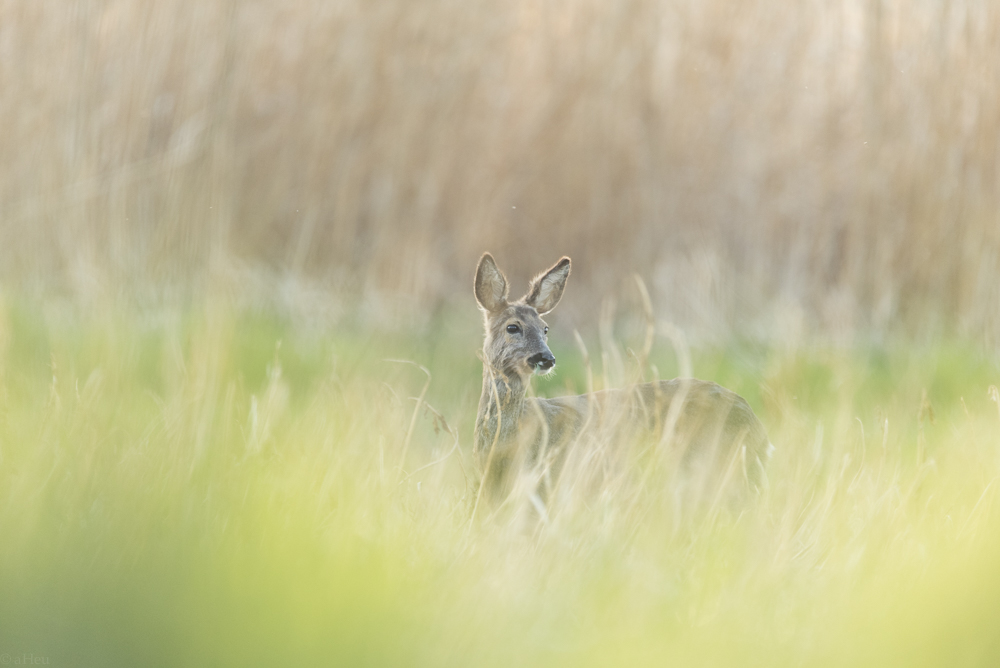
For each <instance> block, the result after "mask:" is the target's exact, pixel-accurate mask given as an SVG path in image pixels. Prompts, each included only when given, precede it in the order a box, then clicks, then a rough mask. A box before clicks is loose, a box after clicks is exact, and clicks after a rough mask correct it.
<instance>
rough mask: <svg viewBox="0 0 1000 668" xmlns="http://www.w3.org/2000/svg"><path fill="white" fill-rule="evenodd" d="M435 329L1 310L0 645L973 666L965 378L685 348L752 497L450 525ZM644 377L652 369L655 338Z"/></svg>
mask: <svg viewBox="0 0 1000 668" xmlns="http://www.w3.org/2000/svg"><path fill="white" fill-rule="evenodd" d="M439 332H440V333H439V335H438V336H435V337H433V338H428V339H426V340H417V341H407V340H406V338H404V337H403V336H398V337H394V336H389V335H386V336H382V337H373V336H372V335H362V334H360V333H352V332H349V331H320V330H313V331H309V330H305V329H300V328H295V327H292V326H291V325H290V324H288V323H285V322H282V321H280V320H275V319H270V318H267V317H264V316H261V315H250V314H241V313H236V312H233V311H231V310H228V309H226V308H222V307H206V308H205V309H204V310H201V311H191V312H164V313H160V314H157V315H156V316H155V317H153V316H149V315H137V314H134V313H129V312H124V311H121V312H114V313H108V312H100V313H81V312H77V311H74V310H70V309H67V308H64V307H63V308H57V307H54V306H52V305H47V304H38V303H32V302H30V301H17V300H14V299H8V300H7V301H6V302H5V304H4V306H3V308H2V310H0V344H2V351H0V536H2V538H3V539H2V541H0V652H4V653H7V654H9V655H11V656H20V655H22V654H23V653H31V654H33V655H34V656H39V657H41V656H44V657H48V659H49V660H50V663H51V665H81V666H90V665H121V666H132V665H149V666H156V665H233V666H245V665H295V664H303V665H428V666H439V665H456V666H465V665H497V666H506V665H553V664H555V665H594V666H599V665H611V664H615V665H634V664H657V665H662V664H663V663H665V662H666V663H672V664H676V665H741V666H745V665H768V666H773V665H831V666H833V665H838V666H839V665H880V666H881V665H901V666H902V665H906V666H914V665H927V666H936V665H990V664H991V663H994V662H995V661H997V660H998V659H1000V646H998V645H997V644H996V641H995V639H994V638H995V634H994V633H993V630H994V629H995V628H996V624H997V622H998V621H1000V603H998V601H1000V576H998V575H997V572H996V569H995V564H996V563H997V559H998V558H1000V542H998V540H997V538H996V536H997V529H998V528H1000V518H998V514H997V503H996V484H995V482H994V481H995V479H996V477H997V474H998V472H1000V412H998V405H997V403H995V401H991V399H990V394H989V387H990V385H991V384H995V383H997V382H998V378H1000V371H998V367H997V359H996V358H995V357H988V356H984V355H983V354H982V353H980V352H977V351H976V350H973V349H971V348H967V347H963V346H961V345H954V346H951V347H947V346H942V347H938V348H933V349H932V348H921V347H915V346H902V345H900V346H895V347H889V348H874V347H873V348H868V349H853V350H848V349H831V348H813V349H808V350H804V349H803V350H778V349H767V348H762V347H760V346H754V345H749V344H747V345H744V346H740V345H735V344H734V345H733V346H731V347H729V348H724V349H705V350H696V351H695V352H694V355H693V367H694V372H695V374H696V375H698V376H701V377H705V378H709V379H713V380H718V381H719V382H722V383H724V384H726V385H728V386H730V387H732V388H733V389H735V390H737V391H739V392H741V393H743V394H744V395H745V396H747V398H748V399H749V400H750V401H751V403H752V404H753V405H754V408H755V410H757V411H758V412H759V414H760V415H761V417H762V419H763V421H764V423H765V424H766V425H767V427H768V429H769V431H770V435H771V439H772V441H773V442H774V443H775V444H776V445H777V446H778V450H777V453H776V455H775V458H774V459H773V461H772V463H771V467H770V469H769V475H770V479H771V486H770V488H769V489H768V490H767V492H766V493H765V494H763V495H762V496H761V497H760V498H755V499H753V500H751V501H749V502H747V503H746V504H745V505H742V506H739V507H735V508H724V509H723V510H722V511H721V512H720V513H718V514H717V515H714V516H710V517H706V518H702V519H700V520H699V521H697V522H688V523H678V522H677V521H676V519H675V517H674V516H673V515H672V514H671V512H670V507H669V505H668V504H667V503H666V502H665V499H667V498H668V497H669V490H658V489H650V490H649V491H648V493H645V494H642V495H639V496H636V497H628V498H626V497H623V496H621V495H616V494H613V493H610V491H608V492H607V493H598V494H595V495H593V496H592V497H589V498H586V499H580V502H579V503H576V504H569V505H567V506H566V508H565V511H564V512H563V514H560V515H556V516H554V517H553V518H552V522H551V523H550V524H548V525H544V526H543V525H538V524H536V523H534V522H530V521H527V522H526V521H524V519H523V517H524V516H523V515H516V516H515V517H514V519H510V518H505V517H504V516H498V517H495V518H492V519H487V518H486V517H485V516H483V517H480V518H479V519H477V520H476V521H475V522H470V516H471V509H472V504H473V500H474V494H475V486H476V473H475V469H474V465H473V463H472V459H471V457H470V452H469V447H470V438H471V431H472V424H471V423H472V418H473V415H474V411H475V403H476V401H477V400H478V393H479V388H480V380H481V379H480V369H479V364H478V362H477V360H476V359H475V356H474V350H475V347H476V345H477V341H476V340H475V339H471V340H469V339H466V338H464V337H465V333H466V330H465V329H463V327H460V326H451V325H448V324H446V323H443V324H442V326H441V327H440V328H439ZM279 341H280V345H279ZM574 346H575V344H574V343H573V342H572V340H571V339H569V338H564V339H563V340H558V339H556V338H554V339H553V349H554V350H555V351H556V354H557V355H559V356H560V359H561V360H564V361H563V362H562V370H561V373H560V375H559V376H557V378H556V379H555V381H552V382H550V383H548V384H543V385H538V387H537V388H536V390H537V391H538V392H539V393H553V394H556V393H561V392H563V391H564V390H565V389H567V388H571V389H575V390H576V391H580V390H582V389H584V387H583V386H584V385H585V382H586V381H585V380H584V379H585V377H586V373H585V369H584V368H583V366H582V362H581V359H582V357H581V356H580V353H579V352H574V351H575V347H574ZM596 349H597V347H596V345H595V346H591V353H592V357H593V358H594V359H595V360H596V359H597V357H598V356H597V354H596V353H594V352H593V351H594V350H596ZM574 356H575V358H574ZM386 358H404V359H409V360H412V361H414V362H417V363H419V364H421V365H423V366H424V367H426V368H427V369H428V370H429V371H430V373H431V375H432V378H431V381H430V385H429V388H428V391H427V394H426V401H427V402H429V403H430V404H431V406H432V407H433V408H434V409H435V410H436V411H437V412H439V413H440V414H441V416H443V418H444V419H445V420H446V421H447V423H442V421H441V420H440V419H435V417H434V414H433V413H432V412H431V411H429V410H427V409H426V408H425V407H423V406H420V407H418V405H417V403H416V402H415V401H414V400H412V399H411V398H410V397H416V396H418V395H419V394H420V393H421V390H422V388H423V385H424V383H425V382H426V377H425V376H424V375H423V374H422V373H421V371H420V370H418V369H417V368H415V367H413V366H411V365H406V364H399V363H392V362H386V361H385V359H386ZM650 362H651V363H652V364H654V365H655V366H656V368H657V370H658V371H659V372H660V374H661V375H662V376H664V377H667V376H669V375H671V374H673V373H674V372H675V366H676V361H674V358H673V353H672V351H671V349H670V348H669V347H668V346H667V345H666V344H665V343H662V342H658V343H657V345H656V347H655V348H654V352H653V356H652V357H651V359H650ZM593 371H594V373H595V374H596V382H597V383H601V384H604V383H612V382H614V378H611V377H610V376H608V375H606V374H605V373H604V370H603V369H602V367H601V366H600V365H599V364H597V363H595V365H594V369H593ZM647 375H648V373H647ZM415 409H418V410H417V419H416V423H415V427H414V430H413V432H412V437H411V442H410V443H409V444H408V448H407V444H406V442H405V441H406V435H407V433H408V430H409V425H410V422H411V419H412V416H413V414H414V410H415ZM449 429H454V430H456V431H457V438H458V449H457V450H455V451H453V452H452V447H453V444H454V442H455V441H454V438H453V437H452V435H451V434H450V433H449ZM404 449H405V450H406V461H401V460H402V457H403V453H404ZM449 452H451V454H450V455H449ZM437 460H443V461H441V462H440V463H438V464H435V465H432V466H427V465H428V464H431V463H432V462H434V461H437ZM423 467H426V468H423ZM635 499H638V501H636V500H635ZM626 501H629V503H626ZM484 515H486V514H485V513H484ZM518 518H520V519H518Z"/></svg>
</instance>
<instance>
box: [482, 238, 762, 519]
mask: <svg viewBox="0 0 1000 668" xmlns="http://www.w3.org/2000/svg"><path fill="white" fill-rule="evenodd" d="M569 273H570V259H569V258H568V257H564V258H562V259H561V260H559V261H558V262H557V263H556V264H555V265H554V266H553V267H552V268H551V269H549V270H548V271H546V272H544V273H542V274H539V275H538V276H536V277H535V278H534V279H533V280H532V281H531V285H530V287H529V288H528V293H527V294H526V295H525V296H524V297H522V298H521V299H519V300H517V301H514V302H511V301H508V291H509V287H508V284H507V279H506V277H505V276H504V275H503V273H502V272H501V271H500V269H499V268H498V267H497V265H496V262H495V261H494V260H493V256H491V255H490V254H489V253H485V254H483V257H482V258H481V259H480V260H479V266H478V267H477V269H476V279H475V295H476V301H477V302H478V303H479V308H480V309H481V310H482V311H483V315H484V320H485V327H486V338H485V341H484V343H483V391H482V396H481V398H480V400H479V414H478V416H477V417H476V433H475V447H474V449H475V452H476V453H477V455H478V457H479V460H480V465H481V466H482V468H483V480H482V483H481V484H482V486H483V489H484V490H485V491H486V492H487V494H488V495H489V496H491V497H492V498H493V499H494V500H498V499H500V498H503V497H505V496H507V494H508V493H509V491H510V487H511V483H512V482H513V479H514V478H515V477H516V476H517V474H518V473H519V472H520V471H524V470H528V469H529V468H531V467H535V470H536V471H538V470H539V469H545V472H544V474H543V476H542V479H543V480H547V481H548V483H549V485H550V486H551V484H552V482H551V481H552V478H553V476H551V475H548V474H549V473H550V472H554V474H555V476H554V477H555V479H556V481H558V476H559V469H560V467H561V465H562V462H564V461H565V458H566V453H567V449H568V447H567V446H572V445H573V443H574V442H576V441H579V439H580V436H581V432H582V431H583V430H585V429H586V428H587V425H588V424H592V423H593V419H592V418H593V416H594V414H595V413H596V414H598V416H600V415H601V414H602V413H608V412H611V411H610V409H609V406H612V405H617V406H619V407H621V406H626V407H627V408H626V409H625V410H624V411H623V412H620V413H619V414H620V416H621V418H622V419H619V421H618V424H616V425H615V429H614V437H615V439H616V440H617V439H622V438H623V439H630V440H632V441H635V440H636V439H641V438H647V439H657V440H661V441H663V442H666V441H670V445H671V446H672V447H673V448H674V450H675V451H679V452H680V455H679V457H678V461H679V463H682V464H684V466H685V467H687V468H688V469H690V468H691V467H692V466H693V465H694V464H695V463H699V465H700V466H701V469H702V470H715V471H723V472H725V473H726V475H725V479H724V482H723V485H725V480H729V479H730V477H731V476H733V474H734V473H735V470H736V468H735V467H736V466H737V464H738V465H739V468H740V469H742V474H741V475H739V478H741V479H743V481H744V484H745V485H748V486H749V487H750V488H758V489H759V488H760V487H761V486H762V485H763V484H764V483H765V482H766V478H765V475H764V462H765V461H766V460H767V459H768V458H769V456H770V452H771V450H772V449H773V446H771V445H770V443H769V442H768V438H767V433H766V432H765V430H764V426H763V425H762V424H761V422H760V420H759V419H757V416H756V415H754V412H753V410H752V409H751V408H750V405H749V404H748V403H747V402H746V400H745V399H743V397H741V396H739V395H738V394H736V393H734V392H731V391H730V390H727V389H725V388H723V387H721V386H719V385H717V384H715V383H711V382H708V381H704V380H697V379H691V378H688V379H674V380H666V381H655V382H648V383H644V384H641V385H636V386H634V387H631V388H624V389H615V390H602V391H598V392H593V393H590V394H584V395H578V396H565V397H556V398H553V399H542V398H534V397H527V390H528V384H529V382H530V380H531V376H532V375H533V374H539V375H546V374H548V373H550V372H551V371H552V370H553V369H554V368H555V363H556V359H555V356H553V354H552V351H551V350H549V347H548V345H546V335H547V334H548V331H549V328H548V327H547V326H546V324H545V322H544V321H543V320H542V316H544V315H545V314H547V313H549V312H550V311H551V310H552V309H554V308H555V307H556V305H557V304H558V303H559V300H560V298H561V297H562V294H563V290H564V289H565V287H566V280H567V279H568V278H569ZM525 465H528V466H527V467H526V466H525ZM551 491H552V490H551V489H546V488H545V487H544V485H542V486H541V488H540V489H539V490H538V492H540V493H541V494H542V495H543V496H544V495H546V494H548V493H549V492H551ZM532 499H533V501H534V502H536V507H537V505H538V504H537V502H539V501H541V499H540V498H539V497H538V496H536V495H533V497H532Z"/></svg>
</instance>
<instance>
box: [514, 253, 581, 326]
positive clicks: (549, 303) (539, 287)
mask: <svg viewBox="0 0 1000 668" xmlns="http://www.w3.org/2000/svg"><path fill="white" fill-rule="evenodd" d="M569 269H570V261H569V258H568V257H564V258H563V259H561V260H559V261H558V262H556V263H555V265H554V266H553V267H552V268H551V269H549V270H548V271H546V272H545V273H542V274H539V275H538V276H536V277H535V278H534V280H532V281H531V286H530V287H529V288H528V294H527V295H526V296H525V297H524V303H525V304H527V305H528V306H531V307H534V309H535V310H536V311H538V315H545V314H546V313H548V312H549V311H551V310H552V309H554V308H555V307H556V304H558V303H559V300H560V299H562V295H563V290H565V289H566V279H568V278H569Z"/></svg>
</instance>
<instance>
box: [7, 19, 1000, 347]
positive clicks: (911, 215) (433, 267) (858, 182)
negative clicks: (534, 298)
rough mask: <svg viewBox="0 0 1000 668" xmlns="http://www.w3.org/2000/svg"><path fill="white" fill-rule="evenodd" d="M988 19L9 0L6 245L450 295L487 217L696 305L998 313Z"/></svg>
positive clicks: (160, 278) (172, 271) (484, 239)
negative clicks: (635, 276)
mask: <svg viewBox="0 0 1000 668" xmlns="http://www.w3.org/2000/svg"><path fill="white" fill-rule="evenodd" d="M998 30H1000V14H998V10H997V8H996V7H995V6H994V5H993V4H992V3H989V2H983V1H980V0H961V1H959V2H949V3H936V2H926V1H922V0H912V1H905V2H904V1H902V0H899V1H896V0H876V1H872V2H862V1H860V0H841V1H835V0H831V1H829V2H806V3H796V4H794V5H787V4H782V5H777V4H775V3H771V2H764V1H759V0H754V1H751V2H741V3H739V4H738V6H737V5H733V4H732V3H727V2H707V3H706V2H667V1H659V0H629V1H628V2H617V3H612V4H609V3H605V2H595V1H591V0H572V1H570V0H566V1H559V2H547V3H544V4H542V5H539V4H538V3H537V2H533V1H524V2H491V1H488V0H477V1H476V2H457V1H455V0H430V1H429V2H421V3H405V2H396V1H393V0H376V1H373V2H351V1H347V0H344V1H338V2H325V1H324V2H318V1H306V2H297V3H295V4H294V5H287V4H281V3H272V2H253V3H241V2H225V1H223V0H211V1H209V2H201V3H198V5H197V7H192V6H190V4H189V3H185V2H178V1H177V0H162V1H159V2H155V3H150V2H134V1H129V0H106V1H98V0H74V1H73V2H68V3H67V2H37V1H35V0H31V1H26V0H8V1H6V2H4V3H3V4H2V5H0V48H2V49H3V54H4V57H3V58H2V59H0V122H2V126H3V128H4V132H3V133H2V135H0V154H2V156H3V160H2V161H0V206H2V211H0V220H2V221H3V222H2V223H0V262H2V264H0V272H2V276H3V278H4V279H5V280H6V281H8V282H10V281H14V282H18V283H22V284H26V285H28V286H33V287H41V288H43V289H49V288H52V287H55V288H56V289H57V290H60V291H62V292H66V293H70V294H73V295H76V296H80V297H82V298H84V299H88V300H93V299H100V298H102V297H105V296H108V295H112V296H116V295H120V293H126V294H127V295H129V296H135V295H136V294H138V298H139V299H140V300H143V299H148V298H149V297H150V296H154V297H157V298H172V296H173V295H177V294H178V293H179V294H180V295H181V297H183V295H185V294H187V293H188V292H189V291H191V290H194V291H199V290H201V289H202V288H204V286H205V285H213V284H217V283H218V282H220V281H221V282H222V284H223V285H224V286H226V287H227V289H228V288H231V289H233V290H235V291H237V292H238V293H240V294H241V295H243V297H245V298H246V299H247V300H250V301H253V300H258V301H260V300H265V301H269V302H271V303H278V304H282V305H285V306H287V305H288V304H289V303H291V307H292V308H297V309H298V310H300V311H315V310H317V308H318V307H319V306H320V305H322V306H323V308H324V312H325V313H326V315H327V316H329V317H330V318H333V319H342V318H343V317H344V316H345V315H349V314H352V313H357V314H360V315H361V317H362V318H364V319H365V320H366V321H369V322H382V323H385V322H394V321H396V320H397V319H398V318H399V317H407V318H408V319H410V321H412V322H415V323H417V324H420V323H424V324H426V323H427V322H430V319H429V318H428V314H429V313H433V312H434V310H435V309H437V308H439V307H441V306H442V305H443V304H445V303H447V302H449V301H451V300H452V299H453V298H455V295H456V294H459V295H461V296H463V297H464V296H465V293H466V288H465V286H466V284H467V281H468V277H469V275H471V271H472V268H473V263H474V262H475V259H476V258H477V257H478V255H479V254H480V253H481V252H482V251H483V250H484V249H490V250H492V251H493V252H494V253H496V254H497V255H498V257H499V259H500V261H501V263H502V264H503V265H504V266H507V267H510V269H511V271H512V273H514V274H516V275H523V274H528V273H529V272H530V271H533V270H534V269H535V268H537V267H538V266H544V265H545V264H547V263H550V262H551V261H552V259H553V258H554V257H558V256H559V255H560V254H570V255H572V256H573V257H574V259H576V260H577V263H576V265H575V275H574V282H575V284H574V288H575V289H576V290H577V291H578V294H587V295H589V296H592V297H593V298H595V299H597V298H600V297H601V296H603V295H605V294H607V293H608V292H610V291H612V290H611V289H610V288H609V285H613V284H615V283H616V282H617V281H619V280H624V279H627V278H628V274H629V272H630V271H632V270H638V271H640V272H641V273H642V274H643V275H645V276H647V277H651V278H655V280H653V281H651V288H652V292H653V296H654V301H655V302H656V303H657V307H658V312H660V313H661V314H663V315H664V316H666V317H669V318H670V319H672V320H674V321H676V322H679V323H680V324H681V325H683V326H684V327H686V328H687V329H688V331H689V332H692V333H696V334H697V335H698V336H700V337H704V336H712V335H714V336H716V337H717V338H718V337H719V334H720V332H721V333H722V336H723V337H724V336H725V334H726V333H728V332H732V331H739V332H747V331H750V332H752V333H753V334H754V335H755V336H764V337H776V338H789V337H791V338H793V339H794V338H795V337H796V336H799V335H798V334H796V332H801V333H802V335H809V334H812V333H816V332H822V333H823V334H824V335H825V336H827V337H831V338H833V339H836V340H850V339H851V338H852V337H853V336H854V335H855V334H858V333H860V334H865V333H868V332H874V333H876V334H880V333H884V332H886V331H889V330H895V329H902V330H906V331H910V332H918V333H922V334H930V335H935V334H938V333H941V332H947V333H958V334H961V335H965V336H971V337H977V338H981V337H983V336H986V337H989V338H987V341H990V342H994V343H995V341H996V333H997V331H998V329H997V324H998V323H997V315H996V314H997V309H996V304H997V300H998V297H1000V295H998V292H997V285H1000V280H998V279H1000V268H998V266H997V261H996V258H997V257H998V252H1000V225H998V220H997V213H996V212H997V211H998V210H1000V206H998V204H1000V202H998V201H997V193H998V192H1000V188H998V185H1000V184H998V182H997V174H998V171H997V155H998V150H997V147H998V144H997V141H998V139H997V138H998V128H1000V124H998V121H997V119H998V118H1000V108H998V104H1000V101H998V100H1000V98H998V96H997V92H996V86H995V82H996V81H997V79H998V75H1000V72H998V68H1000V57H998V54H997V53H996V49H995V44H996V43H997V41H998ZM302 285H307V286H308V285H312V286H313V288H314V289H315V290H314V292H313V293H312V294H313V295H314V298H311V299H305V298H304V297H303V296H302V295H303V292H302V290H301V289H299V288H300V287H301V286H302ZM456 286H461V292H456Z"/></svg>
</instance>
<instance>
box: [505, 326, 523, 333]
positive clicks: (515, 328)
mask: <svg viewBox="0 0 1000 668" xmlns="http://www.w3.org/2000/svg"><path fill="white" fill-rule="evenodd" d="M507 331H508V332H510V333H511V334H518V333H519V332H520V331H521V327H520V326H518V325H507Z"/></svg>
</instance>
